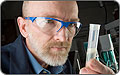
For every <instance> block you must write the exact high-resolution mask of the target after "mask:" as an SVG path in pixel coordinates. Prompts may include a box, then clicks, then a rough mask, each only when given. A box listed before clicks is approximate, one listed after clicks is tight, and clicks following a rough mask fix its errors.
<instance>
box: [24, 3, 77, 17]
mask: <svg viewBox="0 0 120 75" xmlns="http://www.w3.org/2000/svg"><path fill="white" fill-rule="evenodd" d="M25 8H26V9H27V11H26V13H27V14H25V16H26V17H30V16H32V17H47V16H57V17H59V18H61V19H63V18H66V17H69V18H70V17H72V18H75V17H77V16H78V8H77V5H76V2H75V1H29V2H26V7H25Z"/></svg>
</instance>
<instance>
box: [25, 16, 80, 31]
mask: <svg viewBox="0 0 120 75" xmlns="http://www.w3.org/2000/svg"><path fill="white" fill-rule="evenodd" d="M36 18H40V19H51V20H55V21H59V22H61V24H62V26H61V27H60V29H61V28H62V27H63V26H64V27H66V28H67V27H68V25H69V24H71V23H77V22H64V21H61V20H58V19H55V18H50V17H25V19H28V20H31V21H32V22H34V20H35V19H36ZM81 25H82V24H81V23H80V27H81ZM60 29H58V30H57V32H58V31H59V30H60Z"/></svg>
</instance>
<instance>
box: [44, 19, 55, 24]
mask: <svg viewBox="0 0 120 75" xmlns="http://www.w3.org/2000/svg"><path fill="white" fill-rule="evenodd" d="M45 23H48V24H54V23H55V22H54V21H53V20H45Z"/></svg>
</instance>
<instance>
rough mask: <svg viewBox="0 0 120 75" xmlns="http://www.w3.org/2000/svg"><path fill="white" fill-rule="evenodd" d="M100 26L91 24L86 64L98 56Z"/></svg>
mask: <svg viewBox="0 0 120 75" xmlns="http://www.w3.org/2000/svg"><path fill="white" fill-rule="evenodd" d="M99 30H100V25H99V24H90V29H89V38H88V48H87V55H86V62H88V61H89V60H90V59H92V58H96V57H97V56H98V52H97V45H98V36H99Z"/></svg>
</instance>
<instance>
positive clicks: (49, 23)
mask: <svg viewBox="0 0 120 75" xmlns="http://www.w3.org/2000/svg"><path fill="white" fill-rule="evenodd" d="M25 19H27V20H31V21H32V22H35V23H36V24H37V25H38V26H39V27H40V30H41V31H43V32H44V33H46V34H48V35H54V34H55V33H56V32H59V31H60V30H61V29H62V28H63V27H64V28H65V33H67V35H68V36H69V37H70V36H76V35H77V33H78V32H79V31H80V28H81V26H82V24H81V23H80V22H64V21H61V20H58V19H55V18H49V17H25Z"/></svg>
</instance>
